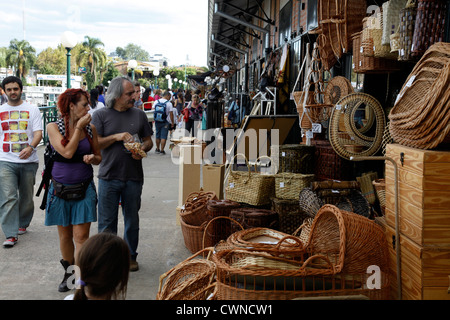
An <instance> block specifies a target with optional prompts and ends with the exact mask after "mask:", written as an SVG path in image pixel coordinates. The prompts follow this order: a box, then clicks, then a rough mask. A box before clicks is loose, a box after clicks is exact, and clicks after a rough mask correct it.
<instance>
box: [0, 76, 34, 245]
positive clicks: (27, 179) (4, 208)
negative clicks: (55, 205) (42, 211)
mask: <svg viewBox="0 0 450 320" xmlns="http://www.w3.org/2000/svg"><path fill="white" fill-rule="evenodd" d="M2 88H3V90H4V91H5V93H6V95H7V96H8V103H6V104H3V105H1V106H0V124H1V127H0V144H1V146H0V177H1V179H2V182H1V183H0V224H1V227H2V230H3V233H4V234H5V236H6V241H5V242H4V243H3V246H4V247H12V246H14V244H16V242H17V237H18V235H20V234H23V233H25V232H26V229H27V227H28V226H29V225H30V223H31V219H32V218H33V213H34V202H33V196H34V195H33V193H34V183H35V179H36V172H37V169H38V166H39V158H38V155H37V153H36V147H37V146H38V144H39V142H40V141H41V139H42V127H43V125H42V120H41V113H40V111H39V108H38V107H36V106H32V105H30V104H28V103H27V102H25V101H23V100H22V90H23V86H22V81H21V80H20V79H19V78H17V77H14V76H10V77H6V78H5V79H4V80H3V82H2Z"/></svg>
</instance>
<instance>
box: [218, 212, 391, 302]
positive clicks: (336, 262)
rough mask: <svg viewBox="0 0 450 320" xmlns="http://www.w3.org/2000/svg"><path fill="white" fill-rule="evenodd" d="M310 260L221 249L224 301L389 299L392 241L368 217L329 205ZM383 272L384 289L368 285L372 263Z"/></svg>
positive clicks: (314, 233) (318, 223)
mask: <svg viewBox="0 0 450 320" xmlns="http://www.w3.org/2000/svg"><path fill="white" fill-rule="evenodd" d="M305 250H306V252H307V253H308V254H307V255H305V260H303V261H302V260H295V259H293V258H291V259H288V258H285V257H283V258H282V257H280V256H274V255H271V254H270V253H267V252H255V251H249V250H242V249H231V250H222V251H220V252H218V253H217V254H215V255H214V256H213V261H214V262H215V263H216V266H217V298H218V299H219V300H222V299H223V300H225V299H226V300H262V299H264V300H265V299H270V300H287V299H294V298H298V297H317V296H340V295H356V294H362V295H366V296H367V297H369V298H370V299H380V300H383V299H388V298H389V290H390V287H389V279H388V278H389V277H388V273H389V269H388V252H387V242H386V238H385V236H384V232H383V230H382V229H381V227H380V226H378V225H376V224H375V223H374V222H373V221H370V220H369V219H366V218H364V217H361V216H358V215H355V214H352V213H348V212H345V211H341V210H339V209H338V208H336V207H334V206H329V205H327V206H324V207H323V208H322V209H321V210H320V212H319V213H318V215H317V217H316V218H315V219H314V221H313V224H312V226H311V233H310V234H309V241H308V244H307V246H306V248H305ZM372 265H376V266H378V267H379V268H380V271H381V288H380V289H368V288H367V287H366V284H367V283H368V278H369V274H368V273H367V269H368V267H369V266H372Z"/></svg>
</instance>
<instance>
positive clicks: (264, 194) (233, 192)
mask: <svg viewBox="0 0 450 320" xmlns="http://www.w3.org/2000/svg"><path fill="white" fill-rule="evenodd" d="M237 156H242V157H244V159H245V163H246V165H247V169H248V170H247V171H233V170H231V171H230V175H229V176H228V183H227V185H226V188H225V192H226V199H229V200H233V201H236V202H241V203H247V204H249V205H253V206H260V205H265V204H270V198H271V197H273V196H274V194H275V175H273V174H262V173H259V172H256V170H257V163H255V171H253V172H252V171H251V168H250V165H249V164H248V161H247V158H246V157H245V155H243V154H237V155H235V156H234V157H233V161H234V159H235V158H236V157H237ZM267 158H269V157H267ZM269 159H270V158H269ZM233 161H232V162H233ZM272 163H273V162H272ZM275 172H276V170H275Z"/></svg>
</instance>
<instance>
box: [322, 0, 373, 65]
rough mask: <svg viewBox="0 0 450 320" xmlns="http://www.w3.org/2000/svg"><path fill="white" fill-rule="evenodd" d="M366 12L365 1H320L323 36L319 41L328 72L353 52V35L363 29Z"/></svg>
mask: <svg viewBox="0 0 450 320" xmlns="http://www.w3.org/2000/svg"><path fill="white" fill-rule="evenodd" d="M366 10H367V4H366V1H365V0H320V1H319V3H318V10H317V12H318V16H319V26H320V32H321V35H320V36H319V38H318V41H319V46H320V55H321V59H322V61H323V65H324V66H325V69H326V70H330V69H331V67H333V65H334V63H336V61H337V59H339V58H340V57H341V56H342V55H343V54H344V53H346V52H350V51H351V49H352V42H351V35H352V34H353V33H355V32H357V31H359V30H361V29H362V19H363V18H364V17H365V16H366Z"/></svg>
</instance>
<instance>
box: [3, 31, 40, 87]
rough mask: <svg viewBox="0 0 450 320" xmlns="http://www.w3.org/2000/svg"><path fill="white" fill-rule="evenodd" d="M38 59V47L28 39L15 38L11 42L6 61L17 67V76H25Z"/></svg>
mask: <svg viewBox="0 0 450 320" xmlns="http://www.w3.org/2000/svg"><path fill="white" fill-rule="evenodd" d="M35 61H36V49H34V48H33V47H32V46H31V45H30V43H29V42H28V41H26V40H17V39H13V40H11V41H10V43H9V50H8V53H7V54H6V63H7V64H8V65H11V66H14V67H15V68H16V76H17V77H20V78H22V79H24V78H25V76H26V74H27V73H28V70H30V68H31V67H32V66H33V65H34V63H35Z"/></svg>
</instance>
